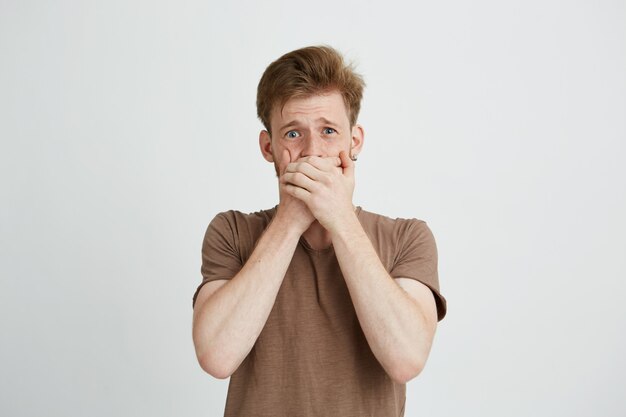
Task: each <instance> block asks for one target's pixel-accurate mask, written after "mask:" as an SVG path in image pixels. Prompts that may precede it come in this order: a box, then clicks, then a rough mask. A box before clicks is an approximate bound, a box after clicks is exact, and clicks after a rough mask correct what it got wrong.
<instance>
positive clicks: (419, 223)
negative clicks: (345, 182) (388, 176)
mask: <svg viewBox="0 0 626 417" xmlns="http://www.w3.org/2000/svg"><path fill="white" fill-rule="evenodd" d="M358 218H359V221H360V222H361V225H362V226H363V228H364V229H365V231H366V232H367V233H368V234H369V233H376V234H379V235H380V234H382V235H385V236H389V237H395V238H397V239H401V238H402V237H403V236H406V235H407V234H414V233H419V232H420V231H428V232H430V229H429V228H428V225H427V224H426V221H424V220H422V219H418V218H403V217H395V218H393V217H389V216H385V215H382V214H378V213H373V212H370V211H367V210H364V209H362V208H360V211H359V212H358Z"/></svg>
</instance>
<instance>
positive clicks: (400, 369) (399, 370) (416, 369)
mask: <svg viewBox="0 0 626 417" xmlns="http://www.w3.org/2000/svg"><path fill="white" fill-rule="evenodd" d="M423 369H424V362H423V361H417V362H409V361H406V362H404V363H401V364H399V365H398V366H396V367H395V368H394V369H393V370H391V371H390V372H387V374H388V375H389V377H390V378H391V379H392V380H393V381H394V382H395V383H397V384H406V383H407V382H409V381H410V380H412V379H413V378H415V377H416V376H418V375H419V374H420V373H422V370H423Z"/></svg>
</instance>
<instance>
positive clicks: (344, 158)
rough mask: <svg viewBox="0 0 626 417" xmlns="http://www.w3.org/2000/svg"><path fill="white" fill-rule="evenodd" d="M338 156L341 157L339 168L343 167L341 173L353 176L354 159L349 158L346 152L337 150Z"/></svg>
mask: <svg viewBox="0 0 626 417" xmlns="http://www.w3.org/2000/svg"><path fill="white" fill-rule="evenodd" d="M339 158H341V168H342V169H343V173H344V174H345V175H349V176H353V175H354V161H353V160H352V159H350V157H349V156H348V152H346V151H341V152H339Z"/></svg>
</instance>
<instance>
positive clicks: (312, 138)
mask: <svg viewBox="0 0 626 417" xmlns="http://www.w3.org/2000/svg"><path fill="white" fill-rule="evenodd" d="M323 147H324V144H323V139H322V138H321V137H319V136H318V135H315V134H311V135H309V136H308V137H307V138H306V139H305V140H304V148H303V149H302V156H320V157H321V156H323V154H322V150H323Z"/></svg>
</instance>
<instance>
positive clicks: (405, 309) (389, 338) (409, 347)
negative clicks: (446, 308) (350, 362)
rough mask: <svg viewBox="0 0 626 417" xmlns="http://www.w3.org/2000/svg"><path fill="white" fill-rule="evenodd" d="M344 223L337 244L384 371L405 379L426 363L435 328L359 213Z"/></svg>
mask: <svg viewBox="0 0 626 417" xmlns="http://www.w3.org/2000/svg"><path fill="white" fill-rule="evenodd" d="M341 224H342V226H341V227H340V228H338V229H337V230H336V231H334V232H332V239H333V246H334V249H335V253H336V255H337V259H338V261H339V265H340V267H341V270H342V273H343V275H344V279H345V281H346V284H347V287H348V290H349V292H350V297H351V298H352V302H353V304H354V308H355V310H356V314H357V317H358V319H359V323H360V325H361V328H362V329H363V333H364V334H365V337H366V339H367V341H368V344H369V346H370V348H371V349H372V352H373V353H374V356H376V358H377V359H378V361H379V362H380V364H381V365H382V366H383V368H384V369H385V371H386V372H387V373H388V374H389V375H390V376H391V377H392V378H394V379H395V380H397V381H399V382H405V381H406V380H409V379H411V378H412V377H413V376H415V375H416V374H417V373H419V372H420V370H421V369H422V367H423V365H424V362H425V361H426V358H427V356H428V353H429V351H430V347H431V343H432V335H433V333H434V328H431V326H429V325H428V322H427V320H426V317H425V315H424V313H423V311H422V309H421V307H420V305H419V304H418V303H417V302H416V301H415V300H414V299H413V298H411V297H410V296H409V294H408V293H407V292H406V291H405V290H404V289H402V288H401V287H400V286H399V285H398V284H397V283H396V281H395V280H394V279H393V278H392V277H391V276H390V275H389V273H388V272H387V271H386V269H385V267H384V266H383V264H382V263H381V261H380V259H379V257H378V254H377V253H376V251H375V249H374V247H373V246H372V243H371V242H370V240H369V238H368V236H367V234H366V233H365V231H364V230H363V228H362V226H361V224H360V223H359V221H358V219H357V217H356V216H349V217H348V218H347V219H344V221H343V222H342V223H341Z"/></svg>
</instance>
